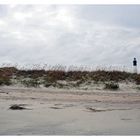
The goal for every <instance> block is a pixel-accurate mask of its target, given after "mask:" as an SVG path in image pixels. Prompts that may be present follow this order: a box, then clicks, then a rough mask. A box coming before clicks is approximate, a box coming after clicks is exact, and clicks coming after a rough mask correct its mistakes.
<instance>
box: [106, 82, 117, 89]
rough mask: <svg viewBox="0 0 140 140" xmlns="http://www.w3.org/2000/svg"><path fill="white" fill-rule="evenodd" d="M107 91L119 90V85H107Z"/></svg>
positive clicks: (112, 83) (111, 83)
mask: <svg viewBox="0 0 140 140" xmlns="http://www.w3.org/2000/svg"><path fill="white" fill-rule="evenodd" d="M105 89H110V90H118V89H119V84H118V83H114V82H110V83H105Z"/></svg>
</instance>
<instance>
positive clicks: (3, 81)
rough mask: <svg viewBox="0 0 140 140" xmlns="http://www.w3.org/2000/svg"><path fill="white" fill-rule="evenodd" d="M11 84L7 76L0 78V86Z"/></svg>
mask: <svg viewBox="0 0 140 140" xmlns="http://www.w3.org/2000/svg"><path fill="white" fill-rule="evenodd" d="M11 84H12V82H11V80H10V78H7V77H1V78H0V86H2V85H6V86H9V85H11Z"/></svg>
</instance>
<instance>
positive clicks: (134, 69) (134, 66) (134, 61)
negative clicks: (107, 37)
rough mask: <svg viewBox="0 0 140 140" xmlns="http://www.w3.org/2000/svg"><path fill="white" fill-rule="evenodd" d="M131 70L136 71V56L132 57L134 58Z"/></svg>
mask: <svg viewBox="0 0 140 140" xmlns="http://www.w3.org/2000/svg"><path fill="white" fill-rule="evenodd" d="M133 72H134V73H137V60H136V58H134V60H133Z"/></svg>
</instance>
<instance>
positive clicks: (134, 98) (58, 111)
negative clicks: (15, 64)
mask: <svg viewBox="0 0 140 140" xmlns="http://www.w3.org/2000/svg"><path fill="white" fill-rule="evenodd" d="M13 104H24V106H25V108H27V109H25V110H10V109H9V107H10V106H11V105H13ZM0 112H1V113H0V135H140V93H139V92H129V91H105V90H104V91H98V90H97V91H83V90H64V89H46V88H17V87H1V88H0Z"/></svg>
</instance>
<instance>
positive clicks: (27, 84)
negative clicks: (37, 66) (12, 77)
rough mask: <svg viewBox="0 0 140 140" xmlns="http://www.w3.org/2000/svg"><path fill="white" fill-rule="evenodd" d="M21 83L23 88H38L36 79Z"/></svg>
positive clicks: (38, 83)
mask: <svg viewBox="0 0 140 140" xmlns="http://www.w3.org/2000/svg"><path fill="white" fill-rule="evenodd" d="M21 83H22V84H23V85H24V86H25V87H39V85H40V82H39V81H38V80H37V79H30V80H23V81H21Z"/></svg>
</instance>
